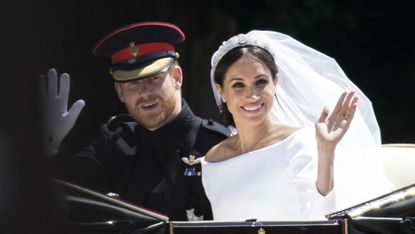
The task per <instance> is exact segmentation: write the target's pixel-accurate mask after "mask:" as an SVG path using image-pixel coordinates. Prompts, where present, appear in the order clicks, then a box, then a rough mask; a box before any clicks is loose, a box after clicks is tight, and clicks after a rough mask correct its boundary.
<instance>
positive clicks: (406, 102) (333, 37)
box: [0, 0, 415, 223]
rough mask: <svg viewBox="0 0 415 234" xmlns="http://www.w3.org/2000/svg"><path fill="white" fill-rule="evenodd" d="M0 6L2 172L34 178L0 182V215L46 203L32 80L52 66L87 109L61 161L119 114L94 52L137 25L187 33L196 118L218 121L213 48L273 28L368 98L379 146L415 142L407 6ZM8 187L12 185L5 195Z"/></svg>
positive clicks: (187, 88)
mask: <svg viewBox="0 0 415 234" xmlns="http://www.w3.org/2000/svg"><path fill="white" fill-rule="evenodd" d="M1 8H2V14H1V16H0V17H1V24H2V25H1V39H0V40H1V51H2V52H3V53H2V56H1V68H2V69H1V72H2V78H1V79H2V85H1V86H0V93H1V98H0V100H1V102H0V106H1V110H2V115H1V116H2V117H1V123H2V124H1V126H0V146H1V147H0V153H1V157H0V173H7V174H8V175H10V173H12V174H13V173H15V174H16V175H18V174H19V173H18V172H21V171H24V172H25V173H26V174H27V175H32V174H33V175H36V177H30V176H29V177H21V178H20V177H19V176H14V177H13V181H12V182H13V183H12V182H10V181H9V180H4V179H0V187H2V186H3V187H7V188H11V190H9V191H10V192H9V193H3V194H2V195H0V210H1V208H4V207H6V208H7V207H9V208H10V207H13V204H14V203H13V202H10V200H9V198H10V197H12V198H14V199H16V202H19V204H20V202H21V200H19V198H20V197H18V196H14V195H15V194H21V191H23V190H24V189H29V191H33V192H34V193H33V194H32V196H36V197H37V199H41V200H42V199H43V200H45V197H46V196H45V195H46V193H45V192H42V191H46V190H42V189H39V186H42V183H37V182H36V181H35V180H36V179H38V178H43V176H44V173H43V172H44V170H43V169H42V166H41V165H43V162H42V159H39V158H41V157H37V155H39V154H40V150H39V148H40V147H39V146H40V138H39V109H38V105H37V102H36V93H35V87H36V86H35V85H36V81H37V75H38V74H42V73H46V72H47V70H48V69H49V68H52V67H53V68H56V69H57V70H58V72H59V73H61V72H67V73H69V74H70V75H71V78H72V79H71V94H70V104H72V103H73V102H74V101H76V100H77V99H80V98H82V99H84V100H85V101H86V107H85V108H84V110H83V111H82V113H81V115H80V117H79V119H78V122H77V125H76V127H75V128H74V129H73V130H72V132H71V133H70V134H69V136H68V137H67V139H66V140H65V142H64V149H65V150H66V151H68V152H69V153H70V152H75V151H77V150H79V149H80V148H81V147H82V146H84V145H86V144H88V143H89V142H90V141H91V140H92V139H93V138H94V137H95V136H96V134H97V133H98V129H99V126H100V125H101V124H102V123H104V122H106V121H107V120H108V118H109V117H111V116H112V115H114V114H116V113H118V112H120V111H121V112H122V111H123V108H122V107H121V105H120V103H119V102H118V100H117V98H116V96H115V92H114V90H113V84H112V81H111V78H110V75H109V73H108V64H109V61H108V60H105V59H100V58H96V57H94V56H93V55H92V49H93V47H94V45H95V43H96V42H97V41H98V40H99V39H101V38H102V37H103V36H104V35H106V34H107V33H109V32H111V31H113V30H114V29H116V28H118V27H121V26H124V25H127V24H131V23H135V22H140V21H155V20H156V21H167V22H171V23H173V24H176V25H178V26H179V27H180V28H182V30H183V31H184V32H185V34H186V36H187V38H186V41H185V42H184V43H183V44H181V45H180V46H178V48H177V50H178V51H179V53H180V54H181V57H180V60H179V61H180V63H181V65H182V67H183V70H184V77H185V78H184V87H183V94H184V97H185V98H186V99H187V101H188V102H189V104H190V106H191V107H192V108H193V110H194V112H196V113H197V114H199V115H201V116H204V117H206V118H213V119H216V120H218V112H217V110H216V108H215V104H214V100H213V95H212V92H211V88H210V83H209V70H210V57H211V55H212V53H213V52H214V51H215V50H216V49H217V47H218V46H219V45H220V43H221V42H222V41H223V40H225V39H227V38H229V37H230V36H231V35H235V34H237V33H241V32H242V33H246V32H248V31H250V30H252V29H261V30H276V31H280V32H282V33H285V34H289V35H291V36H292V37H294V38H295V39H297V40H299V41H301V42H303V43H304V44H306V45H308V46H310V47H313V48H315V49H317V50H319V51H321V52H323V53H325V54H327V55H328V56H330V57H333V58H335V59H336V60H337V62H338V63H339V64H340V66H341V67H342V68H343V70H344V72H345V73H346V74H347V75H348V77H349V78H350V79H351V80H352V81H353V82H354V83H355V84H356V85H357V86H359V87H360V88H361V90H362V91H363V92H364V93H365V94H366V95H367V96H368V97H369V98H370V99H371V100H372V102H373V106H374V109H375V112H376V116H377V119H378V122H379V125H380V128H381V132H382V140H383V143H397V142H400V143H404V142H407V143H413V142H415V134H414V132H415V121H414V119H415V109H414V102H415V95H413V93H414V87H415V44H414V41H415V32H414V25H415V1H411V0H394V1H383V0H366V1H359V0H350V1H328V0H307V1H300V0H255V1H247V0H226V1H220V0H210V1H204V0H193V1H190V0H189V1H167V0H166V1H163V0H152V1H140V0H136V1H92V0H91V1H13V2H9V3H3V6H2V7H1ZM5 155H6V156H11V157H4V156H5ZM27 155H33V157H27ZM11 159H13V160H11ZM13 168H14V169H15V168H19V169H18V170H17V169H16V170H13ZM39 175H40V176H39ZM2 178H5V177H2ZM28 178H30V179H28ZM16 181H17V182H19V183H18V184H19V185H20V186H14V187H13V186H12V187H10V186H11V184H17V183H14V182H16ZM20 182H21V183H20ZM35 182H36V183H35ZM34 184H35V185H36V186H33V185H34ZM45 186H46V185H45ZM40 188H42V187H40ZM35 191H36V192H35ZM23 200H25V201H26V200H27V199H23ZM43 200H42V201H43ZM26 205H27V206H26ZM27 207H31V208H33V210H36V209H38V208H39V207H42V203H39V204H38V205H34V204H33V203H32V202H30V199H29V202H28V203H27V204H23V205H21V207H20V206H19V207H17V208H21V209H23V210H26V208H27ZM10 209H11V210H16V207H15V208H13V209H12V208H10ZM8 210H9V209H5V211H8ZM17 211H18V210H17ZM17 211H16V214H19V212H17ZM35 213H36V212H35ZM51 213H53V212H52V211H51ZM30 214H31V213H30V212H29V213H28V214H27V215H29V216H30ZM6 216H7V214H6ZM1 217H3V216H1ZM33 217H35V216H33ZM38 218H39V219H42V217H38ZM43 218H44V217H43ZM35 223H41V222H35Z"/></svg>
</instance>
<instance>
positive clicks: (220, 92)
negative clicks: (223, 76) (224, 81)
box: [215, 84, 226, 103]
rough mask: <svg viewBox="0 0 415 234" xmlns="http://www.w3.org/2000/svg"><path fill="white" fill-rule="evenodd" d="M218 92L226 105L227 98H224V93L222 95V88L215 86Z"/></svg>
mask: <svg viewBox="0 0 415 234" xmlns="http://www.w3.org/2000/svg"><path fill="white" fill-rule="evenodd" d="M215 87H216V90H217V91H218V93H219V95H220V99H222V102H223V103H225V102H226V98H225V97H224V95H223V93H222V87H221V86H220V85H219V84H215Z"/></svg>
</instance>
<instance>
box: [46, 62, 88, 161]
mask: <svg viewBox="0 0 415 234" xmlns="http://www.w3.org/2000/svg"><path fill="white" fill-rule="evenodd" d="M69 89H70V76H69V74H67V73H63V74H61V76H60V77H58V74H57V72H56V70H55V69H53V68H52V69H49V71H48V73H47V76H45V75H41V76H40V79H39V90H40V96H41V103H42V107H43V120H44V139H43V141H44V150H45V153H46V154H56V153H57V152H58V149H59V146H60V144H61V142H62V140H63V139H64V138H65V136H66V135H67V134H68V133H69V131H70V130H71V129H72V127H73V126H74V125H75V122H76V119H77V118H78V116H79V114H80V112H81V110H82V108H83V107H84V106H85V102H84V101H83V100H81V99H80V100H78V101H76V102H75V103H74V104H73V105H72V107H71V108H70V109H69V111H68V110H67V107H68V97H69Z"/></svg>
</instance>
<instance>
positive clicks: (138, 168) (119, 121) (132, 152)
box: [46, 22, 229, 220]
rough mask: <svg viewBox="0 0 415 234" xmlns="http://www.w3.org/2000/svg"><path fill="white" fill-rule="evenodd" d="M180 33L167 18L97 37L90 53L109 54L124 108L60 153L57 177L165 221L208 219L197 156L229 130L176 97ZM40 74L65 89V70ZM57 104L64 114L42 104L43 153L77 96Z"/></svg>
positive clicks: (54, 142) (71, 118)
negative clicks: (71, 150) (87, 139)
mask: <svg viewBox="0 0 415 234" xmlns="http://www.w3.org/2000/svg"><path fill="white" fill-rule="evenodd" d="M184 39H185V36H184V34H183V32H182V31H181V30H180V29H179V28H178V27H177V26H175V25H172V24H168V23H162V22H146V23H136V24H132V25H128V26H126V27H123V28H120V29H118V30H115V31H113V32H111V33H110V34H108V35H107V36H105V37H104V38H103V39H102V40H100V41H99V42H98V43H97V45H96V47H95V48H94V50H93V53H94V55H96V56H98V57H105V58H107V57H109V58H111V68H110V73H111V75H112V78H113V79H114V86H115V90H116V92H117V94H118V97H119V99H120V101H121V102H122V103H124V104H125V106H126V109H127V111H128V113H129V115H120V116H117V117H115V118H114V119H111V120H110V121H109V122H108V123H107V124H104V125H103V126H102V127H101V130H100V134H99V138H98V139H97V140H96V141H94V142H93V143H92V144H91V145H90V146H88V147H86V148H85V149H84V150H83V151H81V152H80V153H78V154H76V155H75V156H73V157H69V159H66V160H60V161H64V164H65V167H64V168H65V170H62V171H61V174H65V176H64V177H63V178H65V179H67V180H69V181H71V182H75V183H78V184H81V185H84V186H87V187H89V188H93V189H95V190H98V191H101V192H105V193H108V192H113V193H116V194H119V196H120V198H121V199H123V200H126V201H129V202H132V203H134V204H137V205H141V206H143V207H146V208H149V209H151V210H154V211H157V212H160V213H162V214H165V215H167V216H168V217H169V218H170V219H172V220H187V219H190V220H197V219H200V217H204V219H211V218H212V214H211V208H210V204H209V201H208V199H207V198H206V196H205V193H204V189H203V186H202V183H201V167H200V157H201V156H203V155H204V154H205V153H206V152H207V151H208V150H209V149H210V148H211V147H212V146H213V145H215V144H217V143H219V142H220V141H222V140H223V139H225V138H226V137H227V136H228V135H229V131H228V130H227V129H226V128H225V127H223V126H222V125H219V124H218V123H216V122H214V121H211V120H205V119H202V118H200V117H198V116H196V115H194V114H193V112H192V110H191V109H190V107H189V106H188V104H187V103H186V101H185V100H184V99H182V97H181V87H182V81H183V77H182V70H181V68H180V66H179V64H178V62H177V59H178V53H177V52H176V51H175V48H174V46H175V45H177V44H178V43H180V42H182V41H184ZM47 78H48V79H49V82H48V85H49V91H50V90H52V89H53V86H57V84H58V83H59V84H60V85H61V88H60V95H68V94H69V87H68V86H69V75H67V74H62V75H61V76H60V79H61V81H60V82H57V79H58V76H57V73H56V71H55V70H50V71H49V73H48V77H47ZM51 81H52V82H51ZM62 85H66V86H64V87H62ZM46 86H47V85H46ZM58 96H59V95H58ZM63 99H66V100H64V101H63V102H62V100H60V103H65V102H67V97H66V98H63ZM49 100H52V101H53V95H50V96H49ZM56 102H59V101H56ZM55 104H56V103H55ZM62 105H64V107H65V108H64V109H65V110H64V111H63V112H64V113H58V114H56V110H48V115H49V116H55V117H52V118H48V120H49V121H48V123H49V125H53V126H52V127H54V128H51V127H48V129H49V130H47V133H48V142H49V143H48V149H49V152H51V153H56V151H57V148H58V147H59V145H60V138H63V137H64V136H65V135H66V134H67V132H68V131H69V130H70V129H71V128H72V126H73V124H74V123H75V120H76V118H77V116H78V114H79V112H80V111H81V109H82V108H83V106H84V103H83V102H82V101H78V102H76V103H75V104H74V105H73V107H72V108H71V109H70V110H69V111H68V112H66V103H65V104H62ZM49 106H53V105H49ZM55 109H59V108H55ZM60 109H62V108H60ZM53 112H55V114H53ZM51 113H52V114H51ZM59 118H60V119H61V120H62V122H64V123H59V121H58V120H57V119H59ZM53 122H54V123H55V124H51V123H53ZM65 123H66V124H65ZM59 128H61V130H58V129H59ZM62 128H63V130H62ZM62 131H63V132H64V133H62ZM59 136H61V137H59ZM51 148H52V149H51ZM53 148H55V149H53ZM66 172H68V173H66ZM186 213H187V214H186Z"/></svg>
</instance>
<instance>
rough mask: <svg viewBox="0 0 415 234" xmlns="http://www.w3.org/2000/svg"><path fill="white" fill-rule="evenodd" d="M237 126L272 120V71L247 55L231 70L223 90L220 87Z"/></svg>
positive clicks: (226, 75)
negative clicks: (270, 115)
mask: <svg viewBox="0 0 415 234" xmlns="http://www.w3.org/2000/svg"><path fill="white" fill-rule="evenodd" d="M218 88H219V93H221V96H222V99H223V100H224V101H225V102H226V105H227V107H228V109H229V111H230V112H231V113H232V116H233V118H234V120H235V124H236V125H245V124H247V125H257V124H260V123H262V122H264V121H265V120H267V119H270V117H269V115H268V113H269V111H270V109H271V107H272V104H273V101H274V95H275V82H274V80H273V79H272V77H271V73H270V70H269V69H268V68H267V67H266V65H265V64H263V63H262V62H261V61H260V60H258V59H256V58H255V57H253V56H252V55H249V54H247V55H244V56H242V57H241V58H240V59H238V60H237V61H236V62H235V63H234V64H232V66H230V67H229V69H228V70H227V72H226V74H225V78H224V82H223V87H222V88H221V87H218Z"/></svg>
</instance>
